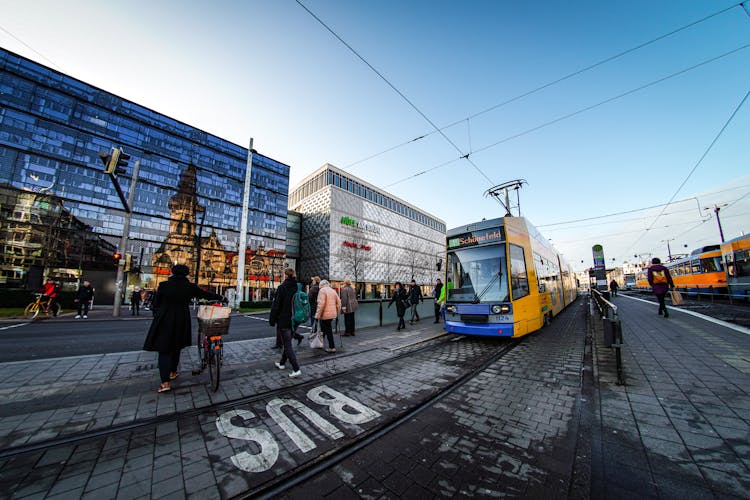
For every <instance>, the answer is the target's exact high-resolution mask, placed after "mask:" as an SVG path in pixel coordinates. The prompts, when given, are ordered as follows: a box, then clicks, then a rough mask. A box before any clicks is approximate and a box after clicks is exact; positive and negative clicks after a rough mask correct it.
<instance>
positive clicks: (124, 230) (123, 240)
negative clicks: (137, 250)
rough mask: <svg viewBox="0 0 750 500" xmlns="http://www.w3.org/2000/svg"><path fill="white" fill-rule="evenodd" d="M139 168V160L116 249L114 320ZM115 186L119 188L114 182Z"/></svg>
mask: <svg viewBox="0 0 750 500" xmlns="http://www.w3.org/2000/svg"><path fill="white" fill-rule="evenodd" d="M140 168H141V160H136V162H135V165H133V177H132V178H131V179H130V192H129V193H128V201H127V203H125V202H123V205H125V222H124V223H123V228H122V237H121V238H120V246H119V247H117V250H118V252H119V253H120V254H121V255H122V257H121V258H120V262H118V263H117V279H116V280H115V306H114V308H113V309H112V316H113V317H115V318H119V317H120V306H121V305H122V292H123V289H124V287H123V285H124V284H125V283H123V281H124V280H125V261H126V259H125V253H126V251H127V245H128V239H129V238H130V217H131V215H132V212H133V201H134V200H135V184H136V182H137V181H138V170H140ZM115 186H119V184H118V183H117V182H115Z"/></svg>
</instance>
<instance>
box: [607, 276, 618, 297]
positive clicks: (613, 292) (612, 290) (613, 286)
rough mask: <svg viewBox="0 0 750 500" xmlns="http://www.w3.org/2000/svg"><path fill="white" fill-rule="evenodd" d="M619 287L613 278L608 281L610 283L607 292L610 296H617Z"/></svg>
mask: <svg viewBox="0 0 750 500" xmlns="http://www.w3.org/2000/svg"><path fill="white" fill-rule="evenodd" d="M619 288H620V285H618V284H617V282H616V281H615V280H612V281H610V283H609V294H610V295H611V296H612V297H617V290H618V289H619Z"/></svg>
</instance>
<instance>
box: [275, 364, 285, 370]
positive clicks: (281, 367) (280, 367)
mask: <svg viewBox="0 0 750 500" xmlns="http://www.w3.org/2000/svg"><path fill="white" fill-rule="evenodd" d="M274 365H276V368H278V369H279V370H283V369H285V368H286V365H282V364H281V363H274Z"/></svg>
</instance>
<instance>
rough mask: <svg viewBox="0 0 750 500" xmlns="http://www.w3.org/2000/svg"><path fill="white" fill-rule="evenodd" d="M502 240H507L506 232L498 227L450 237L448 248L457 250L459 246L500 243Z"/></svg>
mask: <svg viewBox="0 0 750 500" xmlns="http://www.w3.org/2000/svg"><path fill="white" fill-rule="evenodd" d="M501 241H505V233H504V232H503V228H502V227H498V228H496V229H485V230H483V231H472V232H470V233H464V234H461V235H459V236H453V237H451V238H448V249H449V250H455V249H457V248H464V247H475V246H478V245H487V244H489V243H500V242H501Z"/></svg>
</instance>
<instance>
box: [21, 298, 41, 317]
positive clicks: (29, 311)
mask: <svg viewBox="0 0 750 500" xmlns="http://www.w3.org/2000/svg"><path fill="white" fill-rule="evenodd" d="M23 315H24V316H25V317H26V319H34V318H36V317H37V316H38V315H39V302H36V301H35V302H32V303H31V304H29V305H28V306H26V309H24V310H23Z"/></svg>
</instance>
